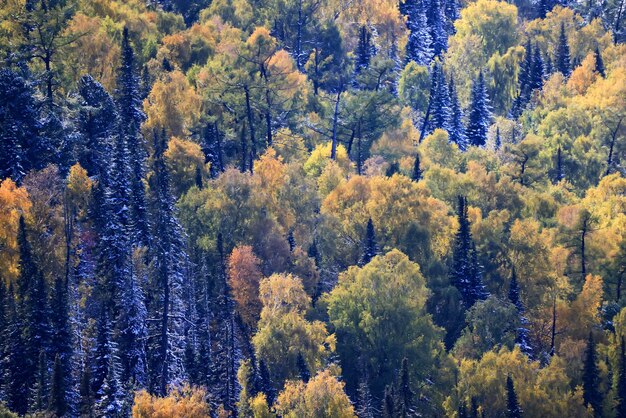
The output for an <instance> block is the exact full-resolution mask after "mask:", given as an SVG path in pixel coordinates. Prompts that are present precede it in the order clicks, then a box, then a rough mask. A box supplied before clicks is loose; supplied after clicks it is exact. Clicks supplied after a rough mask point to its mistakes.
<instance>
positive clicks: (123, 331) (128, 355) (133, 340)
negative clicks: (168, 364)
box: [118, 266, 147, 388]
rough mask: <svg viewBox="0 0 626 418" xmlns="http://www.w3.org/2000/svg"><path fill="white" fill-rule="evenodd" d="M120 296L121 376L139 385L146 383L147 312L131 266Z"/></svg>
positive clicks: (126, 382) (129, 382)
mask: <svg viewBox="0 0 626 418" xmlns="http://www.w3.org/2000/svg"><path fill="white" fill-rule="evenodd" d="M121 299H122V310H121V312H120V317H119V320H118V329H119V337H118V347H119V351H120V363H121V370H120V372H121V374H120V379H121V382H122V383H123V384H130V385H131V386H134V387H138V388H142V387H145V385H146V383H147V379H146V367H147V365H146V363H147V360H146V351H145V340H146V337H147V331H146V320H147V312H146V307H145V304H144V295H143V290H142V289H141V287H140V286H139V285H138V284H137V278H136V277H135V273H134V271H132V266H131V271H130V272H129V275H128V277H127V280H126V282H125V288H124V289H123V292H122V295H121Z"/></svg>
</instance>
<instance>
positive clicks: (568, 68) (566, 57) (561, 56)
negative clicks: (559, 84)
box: [555, 22, 572, 77]
mask: <svg viewBox="0 0 626 418" xmlns="http://www.w3.org/2000/svg"><path fill="white" fill-rule="evenodd" d="M555 66H556V70H557V71H560V72H561V74H563V75H564V76H565V77H569V75H570V73H571V72H572V63H571V58H570V52H569V45H568V44H567V35H565V24H564V23H563V22H561V31H560V32H559V39H558V43H557V45H556V57H555Z"/></svg>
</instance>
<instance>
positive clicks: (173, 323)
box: [149, 132, 188, 395]
mask: <svg viewBox="0 0 626 418" xmlns="http://www.w3.org/2000/svg"><path fill="white" fill-rule="evenodd" d="M165 149H166V137H165V133H164V132H163V133H161V134H160V135H155V141H154V156H153V163H152V171H153V174H152V176H151V178H150V191H151V207H152V214H153V222H152V225H153V227H154V235H155V236H159V237H160V239H159V240H158V241H156V242H155V245H154V246H153V248H152V259H153V260H154V276H153V278H152V283H151V296H152V302H151V304H149V315H150V317H151V318H155V319H156V318H158V319H159V320H158V321H153V322H151V324H152V325H153V330H152V331H151V332H150V334H152V335H155V336H157V337H155V338H153V340H152V341H151V343H150V352H151V355H150V356H151V361H152V367H151V369H152V370H153V375H152V376H151V378H152V385H151V386H152V387H154V388H155V391H156V392H157V393H160V394H161V395H165V393H166V390H167V386H168V385H169V384H171V383H173V382H179V381H181V379H182V378H183V377H184V375H185V371H184V365H183V355H184V347H185V343H184V327H183V318H184V317H185V312H184V309H183V302H182V297H183V293H182V292H183V288H184V286H185V283H184V281H185V277H186V275H185V271H186V268H187V265H188V257H187V253H186V249H185V236H184V232H183V229H182V227H181V225H180V223H179V222H178V219H177V218H176V209H175V200H174V196H173V194H172V191H171V189H170V177H169V172H168V170H167V166H166V164H165V157H164V156H163V153H164V152H165Z"/></svg>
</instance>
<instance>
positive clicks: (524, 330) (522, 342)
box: [508, 268, 532, 358]
mask: <svg viewBox="0 0 626 418" xmlns="http://www.w3.org/2000/svg"><path fill="white" fill-rule="evenodd" d="M508 296H509V301H510V302H511V303H512V304H513V305H515V307H516V308H517V313H518V315H519V324H520V326H519V328H517V330H516V331H517V333H516V337H515V344H517V346H518V347H519V348H520V350H521V351H522V353H524V354H526V355H527V356H528V357H529V358H532V347H531V346H530V341H529V331H528V319H526V317H525V316H524V311H525V308H524V303H523V302H522V299H521V296H520V289H519V285H518V283H517V274H516V273H515V268H513V271H512V273H511V282H510V284H509V295H508Z"/></svg>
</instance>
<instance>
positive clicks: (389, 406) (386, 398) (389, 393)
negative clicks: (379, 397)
mask: <svg viewBox="0 0 626 418" xmlns="http://www.w3.org/2000/svg"><path fill="white" fill-rule="evenodd" d="M382 410H383V411H382V412H383V413H382V416H383V418H396V417H397V415H396V396H395V393H394V391H393V386H392V385H387V387H385V393H384V395H383V405H382Z"/></svg>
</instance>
